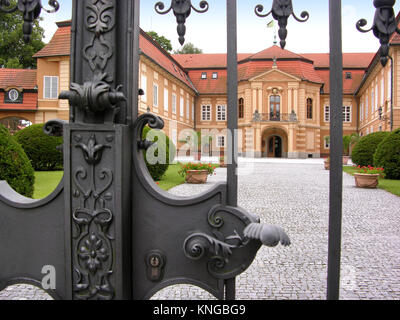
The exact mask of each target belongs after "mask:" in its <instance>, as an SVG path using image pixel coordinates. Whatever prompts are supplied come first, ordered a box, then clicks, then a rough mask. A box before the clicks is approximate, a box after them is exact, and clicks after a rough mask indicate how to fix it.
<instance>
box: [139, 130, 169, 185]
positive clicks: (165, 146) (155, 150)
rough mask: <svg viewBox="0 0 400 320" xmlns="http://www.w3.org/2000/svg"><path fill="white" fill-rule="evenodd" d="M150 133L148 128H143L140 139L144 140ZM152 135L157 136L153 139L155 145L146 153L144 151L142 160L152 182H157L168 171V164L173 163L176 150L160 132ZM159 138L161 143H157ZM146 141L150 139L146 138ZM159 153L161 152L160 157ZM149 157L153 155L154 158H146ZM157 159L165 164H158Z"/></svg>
mask: <svg viewBox="0 0 400 320" xmlns="http://www.w3.org/2000/svg"><path fill="white" fill-rule="evenodd" d="M150 131H152V130H151V129H150V128H149V127H145V128H144V129H143V134H142V138H143V139H146V137H147V135H148V133H149V132H150ZM154 133H156V134H157V135H156V137H155V138H154V142H155V143H154V144H153V145H152V146H151V147H150V148H149V149H148V150H147V151H148V152H146V151H144V159H145V162H146V165H147V169H148V170H149V173H150V175H151V176H152V178H153V180H155V181H159V180H161V178H162V177H163V176H164V174H165V172H166V171H167V170H168V167H169V164H170V163H171V162H173V161H174V159H175V153H176V148H175V145H174V144H173V143H172V141H170V139H169V138H168V136H166V135H165V134H164V133H163V132H162V131H156V132H154ZM159 137H160V140H161V141H158V140H159ZM148 140H152V139H151V138H148ZM159 152H162V154H161V155H160V157H159ZM149 155H154V157H151V158H147V157H148V156H149ZM157 158H160V159H165V163H159V162H158V161H157ZM153 163H154V164H153Z"/></svg>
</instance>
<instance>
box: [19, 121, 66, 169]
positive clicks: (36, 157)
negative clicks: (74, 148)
mask: <svg viewBox="0 0 400 320" xmlns="http://www.w3.org/2000/svg"><path fill="white" fill-rule="evenodd" d="M43 127H44V124H35V125H32V126H29V127H27V128H25V129H23V130H21V131H19V132H17V133H16V134H15V138H16V139H17V141H18V142H19V143H20V144H21V146H22V148H23V149H24V151H25V153H26V155H27V156H28V158H29V159H30V160H31V163H32V166H33V168H34V169H35V170H36V171H58V170H63V154H62V152H60V151H59V150H58V149H57V147H58V146H60V145H62V144H63V138H62V137H51V136H48V135H47V134H45V133H44V132H43Z"/></svg>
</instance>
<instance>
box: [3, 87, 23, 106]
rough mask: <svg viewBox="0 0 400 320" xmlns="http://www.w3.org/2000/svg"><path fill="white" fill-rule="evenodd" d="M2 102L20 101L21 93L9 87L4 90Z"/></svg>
mask: <svg viewBox="0 0 400 320" xmlns="http://www.w3.org/2000/svg"><path fill="white" fill-rule="evenodd" d="M4 103H22V93H20V92H19V91H18V90H17V89H10V90H9V91H6V92H5V95H4Z"/></svg>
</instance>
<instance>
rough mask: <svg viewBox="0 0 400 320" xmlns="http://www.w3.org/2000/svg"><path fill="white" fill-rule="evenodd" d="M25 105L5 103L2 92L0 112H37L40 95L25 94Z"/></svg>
mask: <svg viewBox="0 0 400 320" xmlns="http://www.w3.org/2000/svg"><path fill="white" fill-rule="evenodd" d="M23 95H24V96H23V103H4V92H0V110H3V111H4V110H36V109H37V101H38V94H37V93H36V92H24V93H23Z"/></svg>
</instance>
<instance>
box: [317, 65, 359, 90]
mask: <svg viewBox="0 0 400 320" xmlns="http://www.w3.org/2000/svg"><path fill="white" fill-rule="evenodd" d="M346 72H349V71H348V70H345V71H344V72H343V93H344V94H354V93H355V92H356V91H357V89H358V87H359V86H360V84H361V81H362V79H363V77H364V74H365V70H351V79H346V77H345V74H346ZM317 73H318V75H319V76H320V78H321V79H322V80H323V82H324V88H323V92H324V93H326V94H328V93H329V92H330V78H329V69H321V70H317Z"/></svg>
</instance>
